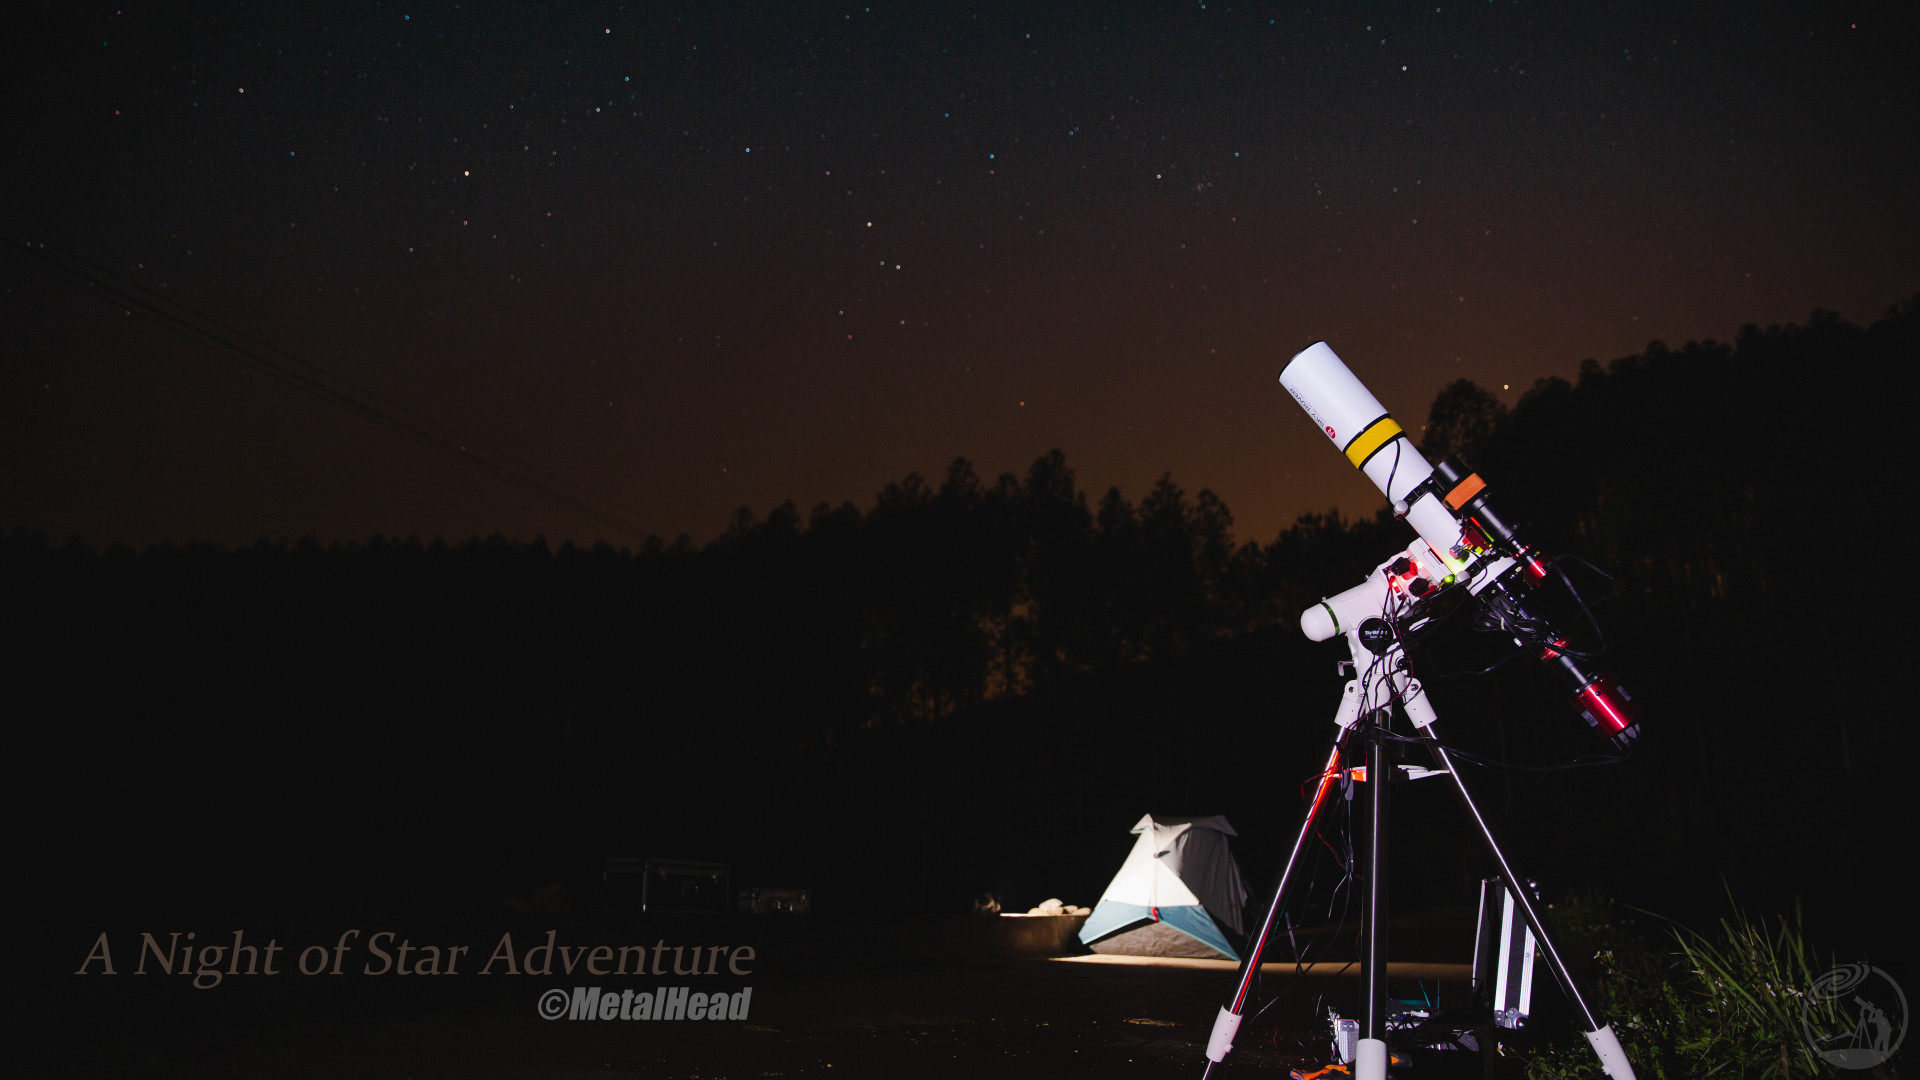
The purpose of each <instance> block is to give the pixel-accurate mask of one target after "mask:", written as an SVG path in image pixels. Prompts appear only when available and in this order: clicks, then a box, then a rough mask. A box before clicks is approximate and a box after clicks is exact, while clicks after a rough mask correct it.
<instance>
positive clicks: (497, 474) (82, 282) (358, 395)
mask: <svg viewBox="0 0 1920 1080" xmlns="http://www.w3.org/2000/svg"><path fill="white" fill-rule="evenodd" d="M8 231H9V233H10V234H11V235H9V236H8V237H7V238H6V241H5V242H4V243H0V250H5V251H7V252H9V253H10V254H12V255H14V256H15V257H16V258H18V259H20V260H22V261H24V262H28V263H31V264H32V265H34V266H37V267H38V268H40V269H41V270H43V271H46V272H47V273H49V274H50V275H52V276H53V277H55V278H57V279H59V280H61V281H64V282H66V283H67V284H69V285H73V286H75V287H76V288H82V289H85V290H87V291H89V292H93V293H96V294H98V295H100V296H102V297H104V298H106V299H110V300H112V301H113V302H114V303H115V304H117V305H118V306H119V307H120V308H121V309H122V310H123V311H126V312H127V313H128V314H130V315H136V314H137V315H139V316H140V317H141V318H143V319H146V320H147V321H149V322H152V323H154V324H156V325H158V326H160V327H162V328H163V329H166V330H168V331H170V332H172V333H174V334H176V335H179V336H180V337H183V338H185V339H187V340H189V341H192V342H194V343H196V344H198V345H201V346H203V347H206V348H209V349H212V350H213V351H215V352H218V353H221V354H223V355H225V356H227V357H229V358H231V359H234V360H237V361H239V362H240V363H241V364H243V365H245V366H247V367H249V368H251V369H253V370H255V371H258V372H261V373H263V374H266V375H271V376H273V377H274V378H276V379H279V380H280V381H282V382H284V383H287V384H288V385H290V386H293V387H294V388H296V389H298V390H301V391H303V392H305V393H307V394H309V395H310V396H313V397H316V398H319V399H320V400H322V401H325V402H327V403H329V404H331V405H335V406H338V407H340V408H343V409H346V410H347V411H348V412H351V413H353V414H355V415H357V416H359V417H361V418H362V419H365V420H368V421H371V422H373V423H375V424H378V425H379V426H381V427H384V428H386V429H387V430H389V431H392V432H394V433H395V434H398V435H401V436H403V437H405V438H408V439H411V440H413V441H414V442H416V443H419V444H421V445H423V446H426V447H429V448H431V449H434V450H438V451H440V452H441V453H443V454H446V455H447V456H449V457H452V458H454V459H455V460H457V461H459V462H461V463H462V464H464V465H467V466H468V467H470V468H473V469H476V470H478V471H480V472H482V473H485V474H487V475H489V476H492V477H494V478H495V479H499V480H503V481H505V482H507V483H509V484H512V485H514V486H515V487H518V488H520V489H521V490H523V491H526V492H529V493H531V494H533V495H535V496H537V497H539V498H542V499H545V500H547V501H548V502H552V503H555V504H556V505H559V506H563V507H565V508H567V509H569V510H572V511H574V512H575V513H577V514H580V515H582V516H584V517H587V518H590V519H592V520H594V521H597V522H599V523H600V524H602V525H606V526H608V527H610V528H613V529H616V530H618V531H620V532H623V533H626V534H628V535H630V536H633V537H635V538H638V539H645V538H647V537H648V536H650V535H652V533H651V532H649V531H647V530H643V529H639V528H636V527H635V525H634V522H633V521H631V520H623V518H622V517H621V516H620V515H621V514H624V515H627V516H628V517H630V518H632V519H637V520H638V521H640V522H644V523H646V524H649V525H653V526H657V527H658V528H661V529H665V530H667V531H669V532H674V533H683V532H685V531H686V530H683V529H679V528H677V527H675V526H673V525H670V524H668V523H667V522H664V521H661V520H659V519H658V518H654V517H652V516H650V515H648V514H645V513H642V512H640V511H639V510H636V509H634V508H632V507H629V506H626V505H624V504H622V503H620V502H618V501H616V500H614V499H611V498H608V497H606V496H604V495H601V494H599V493H598V492H596V491H594V490H592V489H591V488H588V487H585V486H584V485H581V484H577V483H574V482H573V481H570V480H567V479H566V478H565V477H562V476H559V475H557V474H555V473H552V472H549V471H547V470H545V469H542V468H540V467H539V466H537V465H534V464H532V463H530V462H527V461H525V460H523V459H521V458H518V457H515V456H514V455H512V454H509V453H507V452H505V451H503V450H500V449H497V448H495V447H493V446H490V445H488V444H486V443H484V442H481V441H480V440H478V439H472V438H469V437H467V436H466V435H464V434H462V433H461V432H459V431H457V430H455V429H454V428H451V427H448V426H447V425H445V424H442V423H440V422H438V421H435V420H433V419H432V418H430V417H427V416H425V415H423V414H421V413H418V412H416V411H414V410H412V409H409V408H407V407H406V406H404V405H401V404H399V403H398V402H395V401H392V400H390V399H388V398H385V397H383V396H381V395H379V394H377V393H375V392H374V391H372V390H369V389H367V388H365V387H362V386H359V385H358V384H356V383H354V382H352V381H350V380H348V379H345V378H342V377H340V376H338V375H335V374H333V373H332V372H330V371H327V370H326V369H324V368H322V367H320V366H319V365H317V364H314V363H312V362H310V361H306V360H302V359H301V358H299V357H297V356H295V355H293V354H292V353H289V352H287V351H286V350H284V349H280V348H278V347H276V346H274V345H272V344H270V343H267V342H264V341H261V340H260V339H258V338H255V337H252V336H250V335H248V334H246V333H245V332H243V331H240V330H237V329H235V328H233V327H231V326H228V325H227V324H225V323H222V322H220V321H219V320H218V319H215V318H213V317H212V316H209V315H206V314H204V313H202V312H199V311H196V310H194V309H193V308H190V307H187V306H186V305H185V304H181V303H179V302H177V301H175V300H173V299H171V298H169V297H165V296H161V295H160V294H158V293H155V292H153V291H152V290H150V289H147V288H146V287H144V286H142V285H139V284H138V283H135V282H130V281H127V280H126V279H125V278H122V277H120V276H119V275H117V274H115V273H113V272H112V271H110V270H107V269H106V268H104V267H102V266H100V265H99V264H97V263H94V262H92V261H91V260H88V259H86V258H85V257H84V256H81V255H77V254H75V253H73V252H70V251H66V250H64V249H62V248H59V247H57V246H54V245H50V244H48V243H46V242H45V241H42V240H39V239H37V238H34V237H32V236H30V235H28V234H26V233H24V232H22V231H19V230H13V229H10V230H8ZM169 309H172V310H169ZM269 353H271V354H277V355H278V356H279V357H280V360H275V359H274V358H273V356H270V355H267V354H269ZM290 365H291V366H290ZM298 369H305V370H304V371H302V370H298ZM309 373H311V374H309ZM342 388H344V389H342ZM395 413H399V414H405V415H404V416H399V415H394V414H395ZM408 417H410V418H411V419H408ZM429 429H438V432H440V433H444V434H438V433H436V432H435V431H433V430H429ZM469 447H474V448H477V451H476V450H473V449H469ZM491 459H497V460H491ZM503 461H504V462H508V463H511V464H512V465H514V466H518V467H519V469H520V470H524V473H523V472H519V471H515V470H514V469H513V468H509V467H508V466H507V465H504V464H501V462H503ZM525 473H532V474H535V475H533V476H529V475H525ZM539 477H545V478H546V480H547V481H552V483H548V482H546V481H543V480H541V479H539ZM562 487H565V488H571V489H573V491H575V492H578V493H580V494H579V495H574V494H569V493H568V492H566V491H564V490H562ZM589 500H591V501H589ZM596 504H597V505H596ZM605 508H612V509H613V510H616V511H618V512H619V513H618V514H616V513H610V512H609V511H608V510H607V509H605Z"/></svg>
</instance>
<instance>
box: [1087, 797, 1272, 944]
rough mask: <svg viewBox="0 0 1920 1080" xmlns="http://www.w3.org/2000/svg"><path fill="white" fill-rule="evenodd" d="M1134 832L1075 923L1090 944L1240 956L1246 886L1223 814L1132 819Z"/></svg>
mask: <svg viewBox="0 0 1920 1080" xmlns="http://www.w3.org/2000/svg"><path fill="white" fill-rule="evenodd" d="M1133 832H1134V834H1135V835H1136V836H1138V837H1139V839H1138V840H1136V841H1134V844H1133V850H1132V851H1130V852H1128V853H1127V859H1126V861H1125V862H1123V863H1121V864H1120V872H1119V873H1117V874H1115V875H1113V882H1112V883H1111V884H1109V885H1108V886H1107V891H1106V892H1104V893H1102V894H1100V903H1099V904H1097V905H1095V906H1094V909H1093V914H1092V915H1089V916H1088V917H1087V921H1086V924H1085V925H1084V926H1082V927H1081V928H1080V941H1081V942H1082V943H1083V944H1085V945H1087V946H1088V947H1089V948H1091V949H1092V950H1093V951H1095V952H1107V953H1128V954H1133V955H1138V956H1196V957H1211V958H1218V957H1225V958H1226V959H1229V960H1238V959H1240V953H1239V950H1238V949H1236V948H1235V947H1234V945H1233V943H1232V939H1230V938H1229V937H1228V934H1229V933H1231V935H1232V938H1233V939H1240V940H1244V939H1245V937H1246V929H1245V927H1244V925H1243V924H1242V922H1241V909H1242V908H1244V907H1245V906H1246V903H1247V886H1246V883H1245V882H1243V881H1242V880H1241V879H1240V867H1239V865H1238V864H1236V863H1235V862H1234V861H1233V853H1232V852H1231V851H1229V850H1227V837H1229V836H1238V835H1239V834H1238V833H1236V832H1234V831H1233V826H1231V825H1229V824H1227V819H1226V818H1223V817H1219V816H1217V815H1216V816H1213V817H1162V818H1156V817H1154V816H1153V815H1152V814H1148V815H1146V816H1144V817H1142V818H1141V819H1140V820H1139V821H1138V822H1136V823H1134V826H1133Z"/></svg>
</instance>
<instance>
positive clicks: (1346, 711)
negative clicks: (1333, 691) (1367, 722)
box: [1333, 679, 1362, 731]
mask: <svg viewBox="0 0 1920 1080" xmlns="http://www.w3.org/2000/svg"><path fill="white" fill-rule="evenodd" d="M1360 690H1361V687H1360V680H1359V679H1349V680H1347V688H1346V690H1344V691H1342V692H1341V694H1340V709H1339V711H1338V712H1336V713H1334V714H1333V722H1334V723H1336V724H1338V725H1340V730H1341V731H1345V730H1347V729H1348V728H1350V727H1352V726H1353V725H1354V724H1355V723H1357V722H1358V721H1359V719H1360V699H1361V697H1362V694H1361V692H1360Z"/></svg>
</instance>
